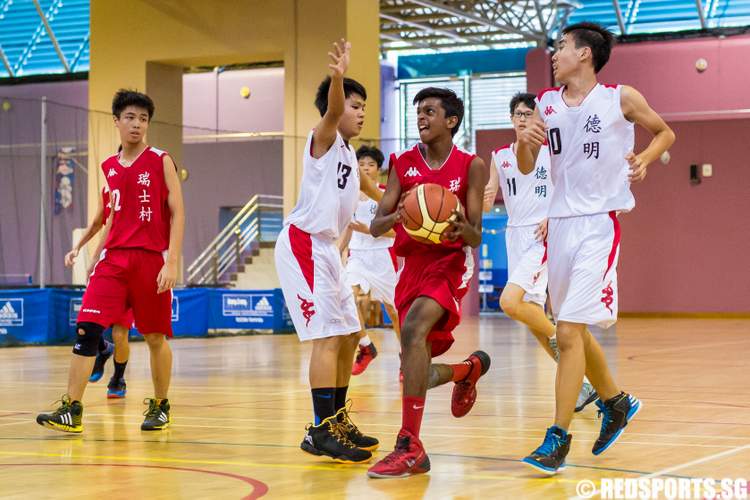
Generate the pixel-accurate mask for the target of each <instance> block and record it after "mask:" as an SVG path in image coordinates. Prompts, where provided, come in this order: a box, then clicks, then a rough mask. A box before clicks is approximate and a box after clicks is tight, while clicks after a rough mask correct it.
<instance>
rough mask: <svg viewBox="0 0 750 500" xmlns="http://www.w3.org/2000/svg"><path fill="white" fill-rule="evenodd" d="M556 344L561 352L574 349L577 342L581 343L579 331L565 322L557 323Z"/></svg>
mask: <svg viewBox="0 0 750 500" xmlns="http://www.w3.org/2000/svg"><path fill="white" fill-rule="evenodd" d="M556 335H557V346H558V348H559V349H560V351H561V352H564V351H568V350H570V349H575V348H576V346H577V345H578V344H581V345H583V339H582V338H581V332H580V331H579V329H578V328H572V327H570V326H568V325H565V324H560V325H557V333H556Z"/></svg>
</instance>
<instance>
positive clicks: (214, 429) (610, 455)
mask: <svg viewBox="0 0 750 500" xmlns="http://www.w3.org/2000/svg"><path fill="white" fill-rule="evenodd" d="M597 336H598V337H599V338H600V340H601V342H602V344H603V345H604V348H605V351H606V352H607V355H608V357H609V359H610V362H611V366H612V367H613V370H614V371H615V373H616V379H617V380H618V382H619V383H620V384H621V386H622V387H623V388H624V389H625V390H628V391H631V392H633V393H634V394H635V395H637V396H638V397H639V398H640V399H641V400H642V402H643V403H644V408H643V410H642V411H641V412H640V414H639V415H638V416H637V417H636V419H635V420H634V421H633V423H632V424H631V425H630V426H629V427H628V428H627V430H626V431H625V433H624V435H623V436H622V438H621V439H620V441H619V442H618V443H617V444H616V445H615V446H614V447H613V448H611V449H610V450H609V451H607V453H605V454H604V455H602V456H600V457H594V456H593V455H592V454H591V452H590V449H591V445H592V444H593V441H594V439H595V438H596V436H597V434H598V430H599V422H600V421H599V420H597V418H596V411H595V409H594V408H592V407H589V408H587V409H586V410H585V411H584V412H583V413H582V414H580V415H579V416H577V417H576V418H575V420H574V422H573V427H572V431H571V432H572V433H573V435H574V440H573V445H572V449H571V452H570V455H569V456H568V469H567V470H566V471H565V472H564V473H562V474H560V475H558V476H556V477H554V478H541V477H539V476H537V475H535V474H534V473H533V472H532V471H531V470H530V469H527V468H526V467H525V466H524V465H523V464H521V463H520V462H519V459H520V458H522V457H523V456H525V455H526V454H527V453H528V452H530V451H531V450H533V449H534V448H535V447H536V446H538V445H539V443H540V442H541V439H542V438H543V436H544V431H545V428H546V427H547V426H548V425H549V424H550V419H551V415H552V414H553V409H554V403H553V390H554V376H555V372H554V370H555V367H554V364H553V363H552V361H551V360H549V359H548V358H546V357H545V355H544V354H543V352H542V350H541V349H540V348H539V347H538V346H537V344H536V343H535V341H534V339H533V338H532V336H531V334H529V333H527V332H525V330H524V329H523V328H521V327H520V326H517V325H515V324H514V323H512V322H511V321H510V320H508V319H505V318H481V319H468V320H466V321H465V323H464V324H463V325H462V326H461V328H460V331H459V332H458V333H457V337H458V341H457V342H456V344H455V345H454V347H453V349H452V350H451V351H450V352H449V353H448V355H446V356H444V357H443V359H445V360H448V361H456V360H460V359H463V357H464V356H465V355H466V354H468V353H470V352H472V351H473V350H475V349H478V348H482V349H484V350H486V351H487V352H488V353H489V354H490V355H491V356H492V368H491V370H490V372H489V373H488V374H487V376H485V377H484V378H483V379H482V380H481V382H480V384H479V398H478V401H477V404H476V406H475V407H474V409H473V410H472V412H471V413H470V414H469V415H468V416H466V417H464V418H462V419H455V418H453V417H452V416H451V414H450V391H451V386H450V385H447V386H444V387H441V388H438V389H436V390H434V391H431V392H430V393H429V395H428V400H427V409H426V413H425V421H424V424H423V426H422V429H423V430H422V439H423V442H424V444H425V447H426V449H427V451H428V453H429V456H430V459H431V461H432V471H431V472H430V473H429V474H427V475H424V476H420V477H414V478H409V479H400V480H369V479H367V477H366V476H365V471H366V469H367V466H364V465H362V466H344V465H338V464H333V463H331V462H328V461H326V460H324V459H320V458H316V457H312V456H310V455H307V454H305V453H303V452H302V451H300V450H299V442H300V440H301V439H302V437H303V431H304V426H305V424H307V423H308V422H309V420H310V413H311V409H310V407H311V403H310V394H309V391H308V389H307V365H308V353H309V346H308V345H300V344H299V343H298V342H297V338H296V336H293V335H284V336H254V337H233V338H214V339H207V340H197V339H185V340H177V341H174V342H173V343H172V348H173V350H174V355H175V356H174V359H175V363H174V375H173V379H172V390H171V397H170V400H171V402H172V414H173V424H172V427H171V428H170V429H169V430H167V431H165V432H161V433H142V432H141V431H140V430H139V425H140V423H141V421H142V418H143V417H142V415H141V413H142V411H143V410H144V406H143V404H142V399H143V398H144V397H146V396H149V395H150V394H151V382H150V378H149V371H148V358H147V351H146V346H145V344H143V343H142V342H138V343H133V345H132V354H131V361H130V364H129V366H128V371H127V381H128V396H127V398H126V399H125V400H111V401H108V400H107V399H106V398H105V391H106V383H107V380H108V379H109V376H110V375H111V370H112V365H111V364H108V366H107V371H106V373H105V377H104V378H103V379H102V380H101V381H100V382H99V383H97V384H91V385H89V389H88V391H87V393H86V396H85V399H84V404H85V412H84V427H85V430H84V433H83V435H81V436H74V435H66V434H62V433H57V432H54V431H51V430H48V429H45V428H42V427H39V426H38V425H37V424H36V423H35V421H34V418H35V415H36V413H38V412H39V411H47V410H49V409H50V408H52V406H51V403H52V402H53V401H55V400H56V399H57V398H59V396H60V394H61V393H62V392H63V391H64V390H65V380H66V378H67V366H68V361H69V356H70V354H69V353H70V348H69V347H30V348H11V349H0V391H1V393H2V401H1V402H0V497H2V498H18V499H28V498H93V497H97V498H101V497H103V496H106V497H107V498H108V499H119V498H149V499H151V498H222V499H225V498H230V499H231V498H238V499H239V498H259V497H262V496H264V497H265V498H295V499H297V498H326V499H327V498H367V499H369V498H404V499H418V498H460V499H468V498H544V499H551V498H568V497H574V496H575V494H576V489H575V488H576V484H577V482H578V481H579V480H581V479H589V480H593V481H596V480H597V479H599V478H603V477H608V478H617V477H641V476H663V477H713V478H723V477H742V476H743V475H744V476H745V477H747V476H748V475H750V474H749V473H748V471H750V403H748V401H750V385H748V376H750V372H749V371H748V352H750V320H693V319H691V320H675V319H670V320H658V319H648V320H639V319H623V320H621V321H620V322H619V323H618V325H617V327H616V332H615V330H614V329H612V330H610V331H608V332H605V333H597ZM371 337H372V338H373V339H374V340H375V342H376V343H377V346H378V348H379V351H380V354H379V356H378V358H377V359H376V360H375V361H374V362H373V363H372V364H371V365H370V368H369V369H368V370H367V371H366V372H365V373H364V374H363V375H361V376H359V377H354V378H353V381H352V384H351V385H352V389H351V391H350V394H351V396H352V397H353V399H354V411H355V415H354V419H355V421H356V422H357V423H358V424H359V426H360V428H361V429H363V430H364V431H366V432H367V433H370V434H372V435H375V436H377V437H378V438H379V439H380V440H381V450H380V451H378V452H377V453H376V457H377V458H380V457H382V456H384V453H386V452H387V451H388V450H390V449H391V448H392V447H393V444H394V438H395V434H396V432H397V431H398V429H399V426H400V420H401V408H400V386H399V383H398V355H397V352H398V351H397V344H396V341H395V338H394V336H393V334H392V332H391V331H390V330H378V331H376V332H374V333H373V334H371Z"/></svg>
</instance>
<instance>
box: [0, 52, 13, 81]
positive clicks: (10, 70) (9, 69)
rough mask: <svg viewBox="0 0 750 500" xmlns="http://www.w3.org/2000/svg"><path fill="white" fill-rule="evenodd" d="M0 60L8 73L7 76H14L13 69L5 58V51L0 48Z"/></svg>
mask: <svg viewBox="0 0 750 500" xmlns="http://www.w3.org/2000/svg"><path fill="white" fill-rule="evenodd" d="M0 59H1V60H2V61H3V66H5V71H7V72H8V75H9V76H15V74H14V73H13V68H12V67H11V66H10V61H8V58H7V57H5V51H4V50H3V47H2V46H0Z"/></svg>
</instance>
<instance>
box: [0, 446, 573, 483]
mask: <svg viewBox="0 0 750 500" xmlns="http://www.w3.org/2000/svg"><path fill="white" fill-rule="evenodd" d="M0 456H9V457H12V456H25V457H37V458H65V459H68V460H115V461H123V462H141V461H142V462H154V463H177V464H198V465H228V466H237V467H257V468H266V469H293V470H318V471H328V472H331V471H336V472H340V471H341V469H346V470H366V468H368V467H369V464H362V465H341V464H320V465H315V464H282V463H260V462H245V461H232V460H196V459H184V458H167V457H134V456H118V455H66V454H63V453H42V452H6V451H0ZM519 464H520V462H519ZM40 465H45V464H40ZM440 476H442V477H445V476H454V477H459V478H465V479H487V480H492V481H518V480H523V481H535V482H537V481H540V482H544V483H547V484H549V481H550V479H549V478H548V477H523V476H510V475H497V474H481V473H478V474H473V473H469V474H464V473H461V474H452V473H450V472H447V471H443V470H441V471H440ZM554 480H555V481H559V482H563V483H571V484H578V481H579V480H578V479H568V478H564V477H556V478H555V479H554Z"/></svg>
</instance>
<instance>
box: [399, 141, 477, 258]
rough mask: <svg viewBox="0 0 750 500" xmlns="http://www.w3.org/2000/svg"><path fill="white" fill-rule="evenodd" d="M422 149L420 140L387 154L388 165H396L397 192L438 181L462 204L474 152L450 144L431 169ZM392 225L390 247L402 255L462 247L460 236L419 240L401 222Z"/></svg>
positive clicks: (474, 156) (444, 250)
mask: <svg viewBox="0 0 750 500" xmlns="http://www.w3.org/2000/svg"><path fill="white" fill-rule="evenodd" d="M423 151H424V154H423ZM426 153H427V147H426V146H425V145H424V144H416V145H415V146H414V147H412V148H411V149H407V150H405V151H402V152H400V153H394V154H391V156H390V165H389V168H391V169H393V168H395V169H396V174H397V175H398V181H399V183H400V184H401V192H402V193H405V192H406V191H408V190H409V189H411V188H412V187H414V186H417V185H419V184H439V185H441V186H443V187H445V188H448V189H449V190H450V191H451V192H452V193H453V194H455V195H456V196H457V197H458V199H459V201H460V202H461V205H462V206H463V207H466V193H467V191H468V188H469V167H470V166H471V162H472V161H473V160H474V158H476V155H475V154H472V153H467V152H466V151H464V150H463V149H461V148H459V147H458V146H456V145H454V146H453V149H452V150H451V152H450V154H449V155H448V158H447V159H446V160H445V163H443V165H442V166H441V167H440V168H438V169H432V168H430V166H429V165H427V162H426V161H425V157H424V155H425V154H426ZM394 229H395V231H396V242H395V243H394V245H393V248H394V249H395V251H396V255H400V256H402V257H406V256H408V255H409V254H411V253H413V252H425V251H437V252H442V253H445V252H446V251H449V252H450V251H456V250H459V249H461V248H463V247H464V242H463V240H462V239H459V240H457V241H455V242H453V243H448V242H446V243H443V244H441V245H435V244H431V243H420V242H418V241H416V240H414V239H412V238H411V237H410V236H409V235H408V234H407V232H406V231H405V230H404V227H403V226H402V225H401V224H396V225H395V226H394Z"/></svg>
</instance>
